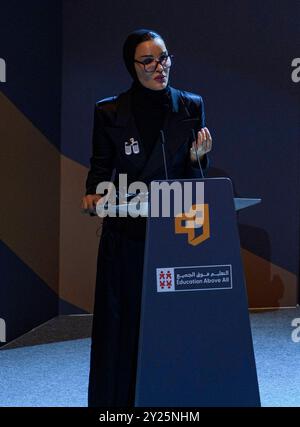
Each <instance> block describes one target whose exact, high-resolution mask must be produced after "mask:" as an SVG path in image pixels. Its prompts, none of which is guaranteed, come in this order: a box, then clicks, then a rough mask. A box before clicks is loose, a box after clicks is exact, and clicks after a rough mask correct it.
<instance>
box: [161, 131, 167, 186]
mask: <svg viewBox="0 0 300 427" xmlns="http://www.w3.org/2000/svg"><path fill="white" fill-rule="evenodd" d="M160 138H161V149H162V153H163V159H164V168H165V177H166V179H169V178H168V168H167V162H166V151H165V143H166V141H165V134H164V131H163V130H161V131H160Z"/></svg>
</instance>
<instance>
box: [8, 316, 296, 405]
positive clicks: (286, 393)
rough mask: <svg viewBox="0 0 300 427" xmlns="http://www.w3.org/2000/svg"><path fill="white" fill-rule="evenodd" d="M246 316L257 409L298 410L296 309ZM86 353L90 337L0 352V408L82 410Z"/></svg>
mask: <svg viewBox="0 0 300 427" xmlns="http://www.w3.org/2000/svg"><path fill="white" fill-rule="evenodd" d="M250 318H251V325H252V335H253V343H254V351H255V358H256V366H257V374H258V380H259V387H260V395H261V402H262V406H300V369H299V367H300V342H293V340H292V337H291V334H292V331H293V329H294V328H293V327H292V325H291V322H292V320H293V319H294V318H299V319H300V309H299V308H297V309H284V310H275V311H268V312H259V313H252V314H251V316H250ZM299 322H300V320H299ZM298 335H299V336H300V333H299V334H298ZM89 352H90V339H89V338H86V339H77V340H72V341H64V342H58V343H51V344H43V345H35V346H30V347H20V348H16V349H11V350H1V351H0V406H86V402H87V385H88V372H89Z"/></svg>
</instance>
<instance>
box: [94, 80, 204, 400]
mask: <svg viewBox="0 0 300 427" xmlns="http://www.w3.org/2000/svg"><path fill="white" fill-rule="evenodd" d="M171 97H172V111H169V112H168V113H167V115H166V119H165V123H164V127H163V130H164V134H165V140H166V145H165V148H166V160H167V168H168V177H169V179H176V178H177V179H181V178H194V177H197V176H199V169H198V165H197V164H196V165H193V164H192V163H191V161H190V155H189V151H190V147H191V142H192V135H191V128H193V129H194V130H195V132H197V131H198V130H199V129H200V128H202V127H203V126H204V125H205V124H204V108H203V101H202V98H201V97H200V96H198V95H195V94H192V93H188V92H183V91H179V90H177V89H174V88H171ZM130 102H131V91H130V90H129V91H127V92H125V93H123V94H121V95H120V96H119V97H112V98H108V99H105V100H102V101H99V102H97V104H96V108H95V118H94V120H95V121H94V132H93V155H92V158H91V169H90V171H89V173H88V177H87V181H86V187H87V191H86V193H87V194H95V193H96V187H97V184H98V183H99V182H102V181H110V180H111V176H112V172H113V170H114V169H115V178H114V180H115V182H118V174H120V173H126V174H127V175H128V183H130V182H133V181H137V180H138V181H143V182H145V183H146V184H148V183H149V182H151V181H152V180H155V179H164V178H165V170H164V163H163V155H162V147H161V143H160V141H159V140H158V141H157V143H156V145H155V146H154V148H153V151H152V153H151V155H150V157H149V158H146V154H145V149H144V147H143V142H142V141H141V140H140V137H139V134H138V131H137V128H136V125H135V122H134V117H133V114H132V112H131V108H130V105H131V103H130ZM130 138H134V140H137V141H139V146H140V152H139V153H138V154H130V155H127V154H125V142H126V141H127V142H128V141H129V140H130ZM207 163H208V161H207V158H206V156H205V157H204V159H203V160H202V167H203V169H205V168H206V167H207ZM144 226H145V219H144V218H140V219H139V218H105V219H104V223H103V230H102V235H101V239H100V245H99V253H98V261H97V262H98V264H97V279H96V293H95V306H94V318H93V331H92V346H91V365H90V379H89V396H88V404H89V406H108V407H111V406H133V405H134V394H135V376H136V363H137V345H138V334H139V319H140V301H141V290H142V277H143V255H144V236H145V227H144Z"/></svg>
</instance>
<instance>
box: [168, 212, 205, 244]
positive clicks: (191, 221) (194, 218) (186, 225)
mask: <svg viewBox="0 0 300 427" xmlns="http://www.w3.org/2000/svg"><path fill="white" fill-rule="evenodd" d="M201 228H202V233H201V234H200V235H199V236H196V232H197V230H200V229H201ZM175 234H187V236H188V243H189V244H190V245H193V246H197V245H199V244H200V243H202V242H204V241H205V240H207V239H209V237H210V225H209V207H208V204H199V205H192V206H191V209H190V211H189V213H188V214H184V213H182V214H179V215H176V217H175Z"/></svg>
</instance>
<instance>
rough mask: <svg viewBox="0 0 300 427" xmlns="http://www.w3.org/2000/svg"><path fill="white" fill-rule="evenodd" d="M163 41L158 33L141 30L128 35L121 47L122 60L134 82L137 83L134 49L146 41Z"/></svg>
mask: <svg viewBox="0 0 300 427" xmlns="http://www.w3.org/2000/svg"><path fill="white" fill-rule="evenodd" d="M156 38H159V39H163V38H162V37H161V36H160V35H159V34H158V33H156V32H155V31H152V30H147V29H145V28H142V29H140V30H135V31H133V32H132V33H130V34H129V35H128V37H127V39H126V40H125V43H124V45H123V59H124V62H125V65H126V68H127V70H128V72H129V74H130V75H131V77H132V78H133V80H134V81H139V80H138V77H137V75H136V71H135V68H134V55H135V49H136V47H137V46H138V45H139V44H140V43H142V42H145V41H147V40H153V39H156Z"/></svg>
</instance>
